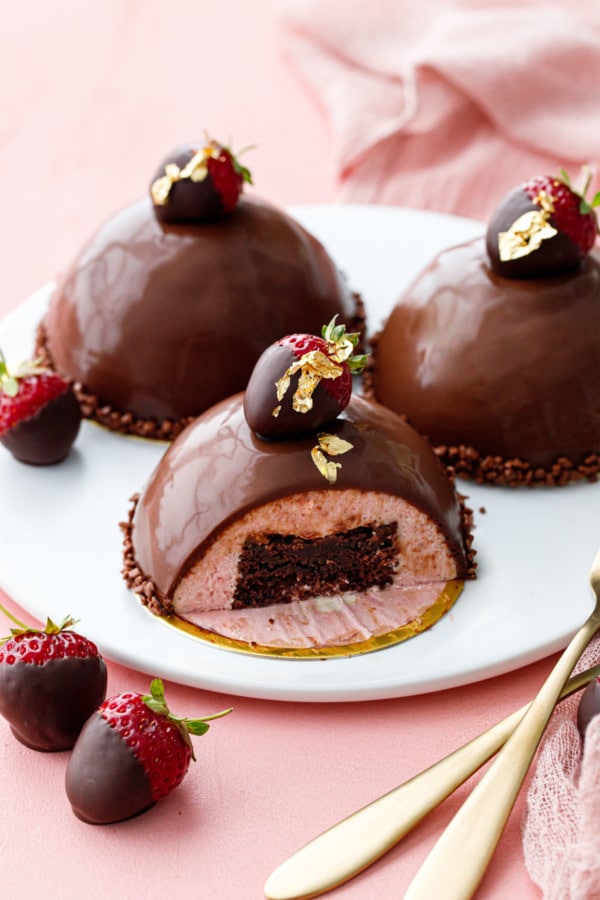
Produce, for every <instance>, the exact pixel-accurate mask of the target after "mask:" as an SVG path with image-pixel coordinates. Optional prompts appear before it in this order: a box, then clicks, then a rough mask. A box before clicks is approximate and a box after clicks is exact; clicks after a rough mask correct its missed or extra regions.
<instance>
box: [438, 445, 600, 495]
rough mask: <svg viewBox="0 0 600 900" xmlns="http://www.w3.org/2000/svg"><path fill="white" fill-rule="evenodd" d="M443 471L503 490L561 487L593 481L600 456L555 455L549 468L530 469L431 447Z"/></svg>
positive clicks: (457, 449) (469, 452) (498, 459)
mask: <svg viewBox="0 0 600 900" xmlns="http://www.w3.org/2000/svg"><path fill="white" fill-rule="evenodd" d="M433 449H434V451H435V453H436V455H437V457H438V459H439V460H440V461H441V463H442V465H443V466H444V467H445V469H446V471H447V472H448V473H449V474H451V475H454V476H456V477H457V478H466V479H469V480H470V481H475V482H477V483H478V484H488V485H499V486H500V485H501V486H503V487H536V486H540V485H544V486H546V487H563V486H564V485H566V484H570V483H574V482H577V481H589V482H593V481H596V480H597V478H598V473H599V472H600V456H599V455H598V454H597V453H589V454H588V455H587V456H586V457H585V458H584V459H583V460H582V461H581V462H579V463H575V462H573V461H572V460H570V459H568V457H566V456H558V457H557V458H556V460H555V461H554V463H553V464H552V465H551V466H550V468H549V469H546V468H543V467H542V466H534V465H532V464H531V463H529V462H527V461H526V460H523V459H518V458H515V459H504V458H503V457H501V456H483V455H482V454H480V453H478V452H477V450H475V449H474V448H472V447H465V446H464V445H463V444H460V445H458V446H457V447H448V446H445V445H440V446H437V447H434V448H433Z"/></svg>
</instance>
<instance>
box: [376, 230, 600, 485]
mask: <svg viewBox="0 0 600 900" xmlns="http://www.w3.org/2000/svg"><path fill="white" fill-rule="evenodd" d="M599 335H600V264H599V258H598V256H597V255H591V256H590V257H588V258H587V259H586V260H585V262H584V263H582V265H581V267H580V268H579V269H578V270H577V271H575V272H572V273H570V274H568V275H563V276H556V277H554V278H545V279H528V280H514V279H510V280H509V279H504V278H501V277H499V276H498V275H496V274H495V273H494V272H493V271H492V269H491V267H490V265H489V263H488V261H487V256H486V253H485V247H484V242H483V240H482V239H477V240H475V241H472V242H469V243H467V244H464V245H460V246H458V247H453V248H451V249H449V250H447V251H444V252H443V253H441V254H440V255H439V256H437V257H436V258H435V259H434V260H433V262H432V263H431V264H430V265H429V266H428V267H427V268H426V269H425V270H424V271H423V272H422V274H420V275H419V276H418V277H417V279H416V280H415V281H414V282H413V284H412V285H411V287H409V289H408V290H407V291H406V293H405V294H404V296H403V297H402V298H401V299H400V300H399V302H398V303H397V305H396V306H395V308H394V309H393V311H392V313H391V315H390V317H389V319H388V321H387V323H386V325H385V326H384V328H383V330H382V331H381V333H380V334H379V335H378V337H377V339H376V341H375V343H374V347H375V361H374V365H373V368H372V371H371V373H370V382H371V385H372V388H373V390H374V394H375V397H376V399H377V400H379V402H381V403H383V404H385V405H386V406H389V407H390V408H391V409H393V410H395V411H396V412H398V413H401V414H403V415H405V416H406V417H407V418H408V420H409V421H410V422H411V423H412V425H414V427H415V428H417V429H418V430H419V432H420V433H422V434H424V435H426V436H427V437H428V438H429V439H430V440H431V441H432V443H433V444H435V445H436V446H437V447H438V450H439V452H440V455H441V456H442V458H443V459H444V461H445V462H446V463H447V464H450V465H452V466H453V467H454V469H455V471H456V472H457V473H458V474H466V475H472V476H474V477H476V478H477V479H478V480H482V481H494V482H496V483H504V484H519V483H527V484H529V483H537V482H543V483H555V484H562V483H564V482H566V481H570V480H581V479H584V478H593V477H594V475H595V474H596V473H597V472H598V471H599V469H600V339H599Z"/></svg>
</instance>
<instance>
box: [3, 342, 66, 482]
mask: <svg viewBox="0 0 600 900" xmlns="http://www.w3.org/2000/svg"><path fill="white" fill-rule="evenodd" d="M80 424H81V409H80V406H79V403H78V401H77V399H76V397H75V394H74V393H73V390H72V388H71V385H70V384H69V383H68V382H67V381H65V380H64V379H63V378H61V377H60V376H59V375H57V374H56V373H55V372H52V371H50V370H49V369H47V368H45V367H44V366H41V365H39V363H37V362H26V363H22V364H21V365H20V366H19V367H18V368H16V369H15V370H14V371H9V369H8V366H7V364H6V360H5V358H4V356H3V354H2V352H1V351H0V443H1V444H3V445H4V446H5V447H6V448H7V450H9V451H10V452H11V453H12V455H13V456H14V457H15V458H16V459H18V460H20V462H24V463H29V464H30V465H39V466H44V465H52V464H54V463H58V462H61V461H62V460H63V459H64V458H65V457H66V456H67V454H68V453H69V450H70V449H71V447H72V445H73V443H74V442H75V439H76V437H77V435H78V433H79V427H80Z"/></svg>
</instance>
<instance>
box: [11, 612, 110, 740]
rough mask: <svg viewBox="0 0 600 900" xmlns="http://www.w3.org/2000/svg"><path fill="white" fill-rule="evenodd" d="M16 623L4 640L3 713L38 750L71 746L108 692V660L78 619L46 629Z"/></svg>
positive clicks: (50, 623)
mask: <svg viewBox="0 0 600 900" xmlns="http://www.w3.org/2000/svg"><path fill="white" fill-rule="evenodd" d="M2 611H3V612H4V613H5V614H6V615H7V616H8V617H9V618H10V619H11V620H12V621H13V622H14V623H15V625H16V626H17V627H16V628H13V629H11V634H10V635H9V636H8V637H6V638H4V639H3V640H2V641H0V714H1V715H2V716H4V718H5V719H7V721H8V722H9V723H10V728H11V731H12V733H13V734H14V736H15V737H16V738H17V740H19V741H20V742H21V743H22V744H25V745H26V746H27V747H30V748H31V749H33V750H43V751H49V750H68V749H70V748H71V747H72V746H73V744H74V743H75V741H76V739H77V736H78V735H79V732H80V731H81V729H82V728H83V725H84V723H85V722H86V720H87V719H88V717H89V716H90V715H91V714H92V712H93V711H94V710H95V709H96V708H97V707H98V706H99V704H100V703H102V701H103V700H104V698H105V696H106V680H107V675H106V664H105V662H104V660H103V658H102V656H101V654H100V653H99V651H98V648H97V647H96V645H95V644H94V643H93V642H92V641H90V640H89V639H88V638H86V637H84V636H83V635H81V634H78V633H77V632H75V631H73V630H72V628H73V625H75V620H74V619H72V618H70V617H67V618H66V619H64V620H63V622H61V623H60V624H58V625H57V624H55V623H54V622H53V621H52V619H50V618H49V619H48V620H47V622H46V625H45V627H44V628H43V629H37V628H33V627H29V626H27V625H24V624H23V623H22V622H19V621H18V619H15V617H14V616H12V615H11V614H10V613H8V612H7V610H5V609H3V608H2Z"/></svg>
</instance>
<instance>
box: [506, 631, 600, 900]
mask: <svg viewBox="0 0 600 900" xmlns="http://www.w3.org/2000/svg"><path fill="white" fill-rule="evenodd" d="M598 663H600V638H598V637H597V638H595V640H594V642H593V643H592V644H591V645H590V647H588V649H587V650H586V651H585V653H584V654H583V656H582V658H581V660H580V662H579V663H578V664H577V666H576V669H575V671H581V670H582V669H585V668H588V667H589V666H593V665H597V664H598ZM580 696H581V695H580V694H576V695H574V696H573V697H570V698H569V699H567V700H563V702H562V703H561V704H560V705H559V706H558V707H557V708H556V710H555V712H554V713H553V716H552V719H551V720H550V723H549V725H548V729H547V731H546V735H545V737H544V740H543V742H542V744H541V747H540V750H539V753H538V757H537V760H536V764H535V768H534V771H533V777H532V779H531V782H530V785H529V789H528V793H527V808H526V812H525V818H524V821H523V850H524V854H525V864H526V866H527V870H528V872H529V875H530V876H531V878H532V880H533V881H534V882H535V883H536V884H537V885H538V887H539V888H540V889H541V891H542V897H543V900H600V714H599V715H597V716H595V717H594V718H593V719H592V721H591V722H590V724H589V726H588V729H587V732H586V737H585V741H584V742H582V741H581V738H580V736H579V732H578V730H577V725H576V716H577V706H578V703H579V699H580Z"/></svg>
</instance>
